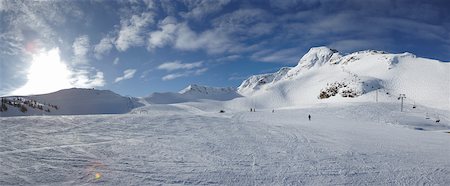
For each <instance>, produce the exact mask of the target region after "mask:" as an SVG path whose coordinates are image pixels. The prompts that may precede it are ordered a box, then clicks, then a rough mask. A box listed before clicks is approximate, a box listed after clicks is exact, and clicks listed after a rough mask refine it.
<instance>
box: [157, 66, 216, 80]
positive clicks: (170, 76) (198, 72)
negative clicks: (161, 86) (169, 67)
mask: <svg viewBox="0 0 450 186" xmlns="http://www.w3.org/2000/svg"><path fill="white" fill-rule="evenodd" d="M206 71H208V68H201V69H197V70H188V71H185V72H179V73H172V74H167V75H165V76H163V77H162V80H163V81H168V80H174V79H176V78H180V77H188V76H198V75H201V74H203V73H204V72H206Z"/></svg>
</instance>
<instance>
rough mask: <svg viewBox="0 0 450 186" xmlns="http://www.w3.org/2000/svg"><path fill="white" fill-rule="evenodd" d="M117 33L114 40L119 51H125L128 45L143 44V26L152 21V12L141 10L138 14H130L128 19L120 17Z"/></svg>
mask: <svg viewBox="0 0 450 186" xmlns="http://www.w3.org/2000/svg"><path fill="white" fill-rule="evenodd" d="M120 22H121V28H120V30H119V35H118V37H117V40H116V42H115V44H116V48H117V50H119V51H125V50H127V49H128V48H129V47H132V46H139V45H142V44H144V38H145V36H144V32H145V29H144V28H145V27H147V26H148V25H149V24H151V23H153V22H154V14H153V13H151V12H143V13H141V14H140V15H132V16H131V18H129V19H122V20H121V21H120Z"/></svg>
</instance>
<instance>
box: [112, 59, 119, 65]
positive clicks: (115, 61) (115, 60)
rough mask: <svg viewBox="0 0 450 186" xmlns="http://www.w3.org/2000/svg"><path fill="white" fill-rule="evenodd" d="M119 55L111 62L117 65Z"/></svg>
mask: <svg viewBox="0 0 450 186" xmlns="http://www.w3.org/2000/svg"><path fill="white" fill-rule="evenodd" d="M119 60H120V59H119V57H116V58H115V59H114V61H113V64H114V65H118V64H119Z"/></svg>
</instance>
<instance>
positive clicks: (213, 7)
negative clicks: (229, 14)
mask: <svg viewBox="0 0 450 186" xmlns="http://www.w3.org/2000/svg"><path fill="white" fill-rule="evenodd" d="M185 3H186V5H187V7H188V8H189V9H190V11H189V12H187V13H183V14H182V15H183V16H184V17H186V18H194V19H201V18H203V17H204V16H206V15H208V14H211V13H214V12H218V11H220V10H221V9H222V8H223V7H224V6H225V5H227V4H228V3H230V0H215V1H211V0H187V1H185Z"/></svg>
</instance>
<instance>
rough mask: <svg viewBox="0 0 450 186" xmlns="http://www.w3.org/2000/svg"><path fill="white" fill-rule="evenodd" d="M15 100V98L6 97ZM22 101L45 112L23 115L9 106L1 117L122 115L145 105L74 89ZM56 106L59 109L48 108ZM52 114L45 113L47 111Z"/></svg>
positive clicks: (107, 93) (30, 111) (106, 92)
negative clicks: (31, 102)
mask: <svg viewBox="0 0 450 186" xmlns="http://www.w3.org/2000/svg"><path fill="white" fill-rule="evenodd" d="M6 98H7V99H14V98H15V96H11V97H6ZM19 98H21V99H26V100H34V101H37V102H38V103H40V104H42V105H44V109H43V110H39V109H33V108H31V107H29V106H26V107H27V112H25V113H23V112H21V111H20V110H19V108H17V107H13V106H10V105H7V106H8V110H7V111H6V112H0V116H25V115H82V114H120V113H127V112H130V111H131V109H133V108H136V107H140V106H142V105H143V104H142V103H140V102H139V100H137V99H136V98H130V97H123V96H121V95H118V94H116V93H114V92H112V91H109V90H96V89H81V88H72V89H65V90H60V91H57V92H54V93H50V94H43V95H34V96H20V97H19ZM47 104H51V105H56V106H57V107H58V109H55V108H52V107H49V106H46V105H47ZM47 108H48V109H50V112H45V111H44V110H45V109H47Z"/></svg>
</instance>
